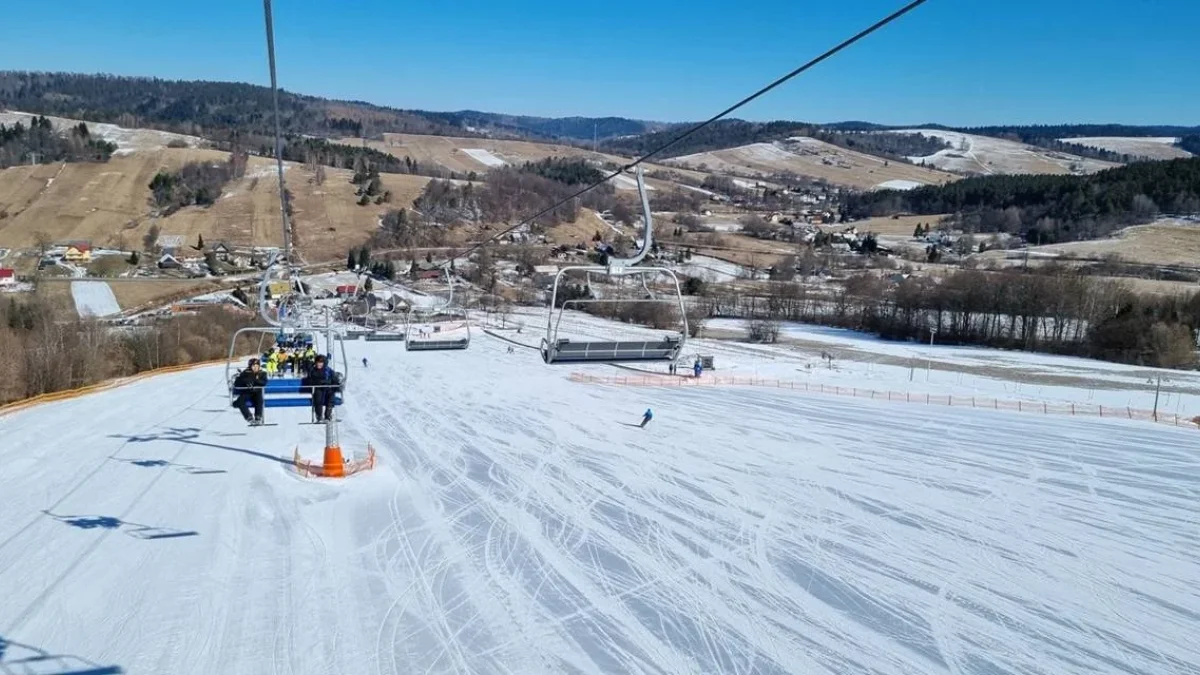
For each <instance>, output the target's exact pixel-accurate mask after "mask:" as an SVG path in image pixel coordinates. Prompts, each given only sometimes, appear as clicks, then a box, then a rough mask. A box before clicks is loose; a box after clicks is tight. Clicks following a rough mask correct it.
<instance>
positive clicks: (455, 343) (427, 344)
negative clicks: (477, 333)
mask: <svg viewBox="0 0 1200 675" xmlns="http://www.w3.org/2000/svg"><path fill="white" fill-rule="evenodd" d="M470 343H471V341H470V339H469V338H463V339H460V340H412V339H410V340H408V341H407V342H405V343H404V349H405V350H406V351H410V352H419V351H434V350H439V349H466V348H467V346H468V345H469V344H470Z"/></svg>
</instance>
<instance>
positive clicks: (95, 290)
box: [71, 281, 121, 318]
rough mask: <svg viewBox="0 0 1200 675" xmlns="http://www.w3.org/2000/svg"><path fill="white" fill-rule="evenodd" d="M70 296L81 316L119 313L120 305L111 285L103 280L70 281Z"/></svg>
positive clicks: (101, 315)
mask: <svg viewBox="0 0 1200 675" xmlns="http://www.w3.org/2000/svg"><path fill="white" fill-rule="evenodd" d="M71 298H72V299H74V301H75V311H76V312H78V313H79V316H80V317H82V318H87V317H93V316H95V317H103V316H112V315H113V314H120V313H121V305H120V303H118V302H117V296H115V295H113V292H112V287H110V286H109V285H108V284H107V283H106V282H103V281H72V282H71Z"/></svg>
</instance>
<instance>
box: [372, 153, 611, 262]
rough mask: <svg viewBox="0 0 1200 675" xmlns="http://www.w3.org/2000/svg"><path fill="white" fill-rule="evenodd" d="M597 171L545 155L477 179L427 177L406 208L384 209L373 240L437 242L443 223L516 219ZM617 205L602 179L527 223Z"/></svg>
mask: <svg viewBox="0 0 1200 675" xmlns="http://www.w3.org/2000/svg"><path fill="white" fill-rule="evenodd" d="M601 175H602V174H601V173H600V172H599V171H598V170H597V169H595V168H594V167H592V166H591V165H589V164H587V162H586V161H584V160H582V159H561V158H549V159H546V160H541V161H538V162H529V163H526V164H523V165H521V166H515V167H514V166H506V167H501V168H497V169H493V170H491V171H489V172H488V173H487V174H486V175H485V176H484V178H483V180H482V181H479V182H466V183H465V184H459V183H455V182H452V181H445V180H433V181H430V182H429V183H428V184H426V186H425V188H424V189H423V190H422V191H421V194H420V195H419V196H418V197H417V198H416V200H414V201H413V210H412V211H411V212H410V211H408V210H406V209H397V210H392V211H389V212H388V213H386V214H384V217H383V219H382V221H381V223H380V224H381V228H380V231H379V232H378V233H377V235H376V242H375V243H376V245H377V246H378V247H381V248H387V247H409V246H431V245H432V246H437V245H440V244H441V243H442V241H443V240H444V236H443V235H441V234H440V233H435V231H437V230H439V229H440V228H442V227H443V226H448V225H456V224H460V223H513V222H517V221H519V220H521V219H523V218H526V217H528V216H530V215H531V214H533V213H537V212H538V211H541V210H543V209H546V208H548V207H549V206H550V205H552V204H553V203H555V202H557V201H559V200H562V199H564V198H565V197H567V196H568V195H570V194H572V193H574V192H575V191H576V190H578V185H579V182H584V181H589V180H593V177H594V178H599V177H601ZM548 176H554V177H555V178H550V177H548ZM619 204H623V202H618V201H617V199H616V190H615V188H613V186H612V185H610V184H604V185H601V186H599V187H597V188H596V189H594V190H591V191H589V192H587V193H586V194H584V195H582V196H580V197H579V198H578V199H577V200H571V201H569V202H567V203H566V204H562V205H560V206H558V207H557V208H555V209H553V210H551V211H549V212H547V213H545V214H542V215H541V216H539V217H538V218H537V219H535V220H534V221H533V222H532V223H531V229H532V230H533V231H534V232H541V231H544V230H545V229H546V228H548V227H553V226H554V225H557V224H559V223H563V222H572V221H574V220H575V219H576V218H578V216H579V208H581V207H582V208H590V209H594V210H596V211H605V210H609V209H614V208H616V207H618V205H619ZM625 208H628V205H625Z"/></svg>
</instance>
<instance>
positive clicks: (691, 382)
mask: <svg viewBox="0 0 1200 675" xmlns="http://www.w3.org/2000/svg"><path fill="white" fill-rule="evenodd" d="M570 380H571V381H572V382H583V383H588V384H611V385H618V386H630V387H721V386H739V387H766V388H771V389H789V390H794V391H807V392H815V393H820V394H829V395H833V396H851V397H854V398H867V399H871V400H875V401H893V402H900V403H920V404H922V405H936V406H950V407H963V408H979V409H983V410H1008V411H1013V412H1023V413H1037V414H1041V415H1073V416H1076V417H1107V418H1117V419H1131V420H1142V421H1146V422H1157V423H1159V424H1169V425H1171V426H1177V427H1195V426H1197V424H1198V423H1200V422H1197V420H1200V417H1188V416H1186V415H1179V414H1168V413H1156V412H1154V411H1152V410H1140V409H1138V408H1131V407H1128V406H1105V405H1093V404H1089V403H1049V402H1047V401H1021V400H1007V401H1006V400H1001V399H996V398H984V397H980V396H963V395H954V394H928V393H914V392H911V391H879V390H877V389H864V388H862V387H843V386H838V385H829V384H820V383H810V382H797V381H795V380H781V379H770V378H759V377H729V376H717V375H713V376H704V377H678V376H676V377H672V376H667V375H615V376H600V375H588V374H586V373H579V372H574V373H571V375H570Z"/></svg>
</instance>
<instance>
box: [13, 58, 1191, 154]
mask: <svg viewBox="0 0 1200 675" xmlns="http://www.w3.org/2000/svg"><path fill="white" fill-rule="evenodd" d="M280 93H281V96H280V109H281V113H282V115H281V117H282V126H283V129H284V132H285V133H287V134H292V135H314V136H325V137H347V136H367V137H378V136H379V135H380V134H382V133H385V132H396V133H413V134H429V135H443V136H468V137H469V136H479V137H496V138H514V139H528V140H557V141H565V142H569V143H573V144H576V145H590V144H592V143H593V142H596V143H597V144H598V145H600V146H601V148H602V149H605V150H608V151H611V152H617V153H622V154H630V155H632V154H640V153H643V152H647V151H649V150H650V149H652V148H654V147H657V146H658V145H661V144H662V143H665V142H667V141H669V140H671V139H673V138H675V137H676V136H678V135H679V134H680V133H682V132H683V130H684V129H686V128H687V127H688V126H690V124H692V123H670V122H654V121H646V120H637V119H630V118H626V117H617V116H607V117H559V118H551V117H537V116H530V115H510V114H504V113H491V112H483V111H477V110H460V111H451V112H438V111H427V110H410V109H401V108H393V107H389V106H381V105H377V104H373V103H370V102H367V101H357V100H355V101H344V100H334V99H328V98H322V97H318V96H309V95H305V94H298V93H294V92H291V91H286V90H281V92H280ZM0 108H10V109H13V110H20V111H23V112H30V113H39V114H45V115H57V116H61V117H69V118H75V119H84V120H92V121H97V122H111V123H115V124H121V125H124V126H144V127H152V128H159V129H165V130H168V131H176V132H181V133H187V134H194V135H201V136H207V137H210V138H212V137H227V136H229V135H232V134H246V135H260V136H265V135H270V134H271V133H272V132H273V121H272V115H271V110H272V108H271V90H270V89H269V88H268V87H263V86H259V85H252V84H246V83H240V82H216V81H195V80H166V79H160V78H150V77H130V76H116V75H105V74H76V73H53V72H29V71H0ZM905 128H925V129H943V130H952V131H961V132H966V133H973V134H980V135H985V136H999V137H1005V138H1013V139H1019V140H1021V141H1023V142H1026V143H1031V144H1034V145H1042V146H1044V147H1049V146H1052V145H1053V144H1054V143H1057V141H1056V139H1060V138H1068V139H1069V138H1072V137H1086V136H1175V137H1185V138H1188V139H1189V143H1194V140H1192V139H1194V138H1195V137H1196V136H1198V135H1200V126H1195V127H1186V126H1174V125H1126V124H1059V125H995V126H982V127H954V126H946V125H940V124H932V123H931V124H924V125H886V124H877V123H873V122H866V121H841V122H827V123H813V122H803V121H792V120H777V121H772V122H751V121H746V120H741V119H736V118H734V119H724V120H720V121H718V122H716V123H714V124H712V125H710V126H709V127H707V128H705V129H704V130H702V131H701V132H699V133H696V134H693V135H692V136H690V137H689V138H687V139H685V140H684V141H682V142H680V143H678V144H676V145H674V146H673V147H672V148H671V149H670V151H669V152H666V153H664V155H663V157H670V156H679V155H685V154H691V153H696V152H704V151H709V150H719V149H724V148H729V147H735V146H739V145H746V144H749V143H759V142H769V141H773V140H779V139H782V138H786V137H787V136H797V135H805V136H818V137H820V138H822V140H826V141H829V142H834V143H837V144H839V145H848V147H855V148H856V149H858V150H861V151H863V152H869V153H874V154H879V155H881V156H887V157H893V156H894V155H895V146H896V143H897V141H896V140H895V139H883V138H882V137H881V136H877V137H874V140H873V137H872V134H884V133H886V132H887V131H889V130H895V129H905ZM1070 148H1072V149H1074V148H1076V146H1074V145H1070Z"/></svg>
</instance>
